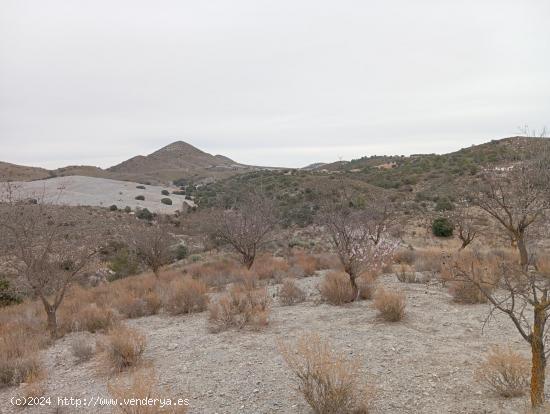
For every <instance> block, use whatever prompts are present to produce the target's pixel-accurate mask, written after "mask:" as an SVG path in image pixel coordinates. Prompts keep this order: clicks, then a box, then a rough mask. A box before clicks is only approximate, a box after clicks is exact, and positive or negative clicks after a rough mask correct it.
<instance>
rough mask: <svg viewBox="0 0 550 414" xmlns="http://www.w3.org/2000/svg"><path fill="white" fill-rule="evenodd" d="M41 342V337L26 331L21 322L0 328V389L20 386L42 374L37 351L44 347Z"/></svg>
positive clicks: (24, 325) (12, 322) (14, 322)
mask: <svg viewBox="0 0 550 414" xmlns="http://www.w3.org/2000/svg"><path fill="white" fill-rule="evenodd" d="M43 341H44V338H43V337H42V336H40V335H37V334H33V333H32V331H29V330H27V325H26V324H24V323H22V322H21V321H17V320H14V321H11V322H8V323H6V324H3V325H1V326H0V388H1V387H4V386H9V385H17V384H20V383H22V382H25V381H26V379H27V378H30V377H38V376H39V375H40V374H41V373H42V367H41V364H40V362H39V359H38V350H39V349H40V348H41V347H42V346H44V343H43Z"/></svg>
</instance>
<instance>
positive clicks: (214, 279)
mask: <svg viewBox="0 0 550 414" xmlns="http://www.w3.org/2000/svg"><path fill="white" fill-rule="evenodd" d="M185 271H186V272H187V273H189V274H190V275H191V276H193V279H199V280H202V281H203V282H204V283H206V284H207V285H208V286H212V287H223V286H225V285H227V284H229V283H233V282H236V281H238V280H239V278H240V277H241V276H242V274H243V272H244V271H245V268H244V267H243V265H242V264H240V263H238V262H237V261H235V260H233V259H221V260H216V261H213V262H209V263H195V264H191V265H189V266H187V267H186V268H185Z"/></svg>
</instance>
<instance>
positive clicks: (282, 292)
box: [278, 279, 306, 306]
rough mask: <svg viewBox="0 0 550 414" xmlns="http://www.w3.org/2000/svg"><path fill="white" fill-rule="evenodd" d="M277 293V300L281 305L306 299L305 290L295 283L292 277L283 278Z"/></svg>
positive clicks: (292, 303) (288, 304)
mask: <svg viewBox="0 0 550 414" xmlns="http://www.w3.org/2000/svg"><path fill="white" fill-rule="evenodd" d="M278 294H279V302H280V303H281V305H283V306H290V305H294V304H296V303H300V302H303V301H304V300H305V299H306V294H305V292H304V291H303V290H302V289H300V288H299V287H298V286H297V285H296V281H294V280H293V279H285V280H284V281H283V285H282V286H281V287H280V288H279V292H278Z"/></svg>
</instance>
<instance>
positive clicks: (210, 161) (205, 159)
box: [109, 140, 236, 174]
mask: <svg viewBox="0 0 550 414" xmlns="http://www.w3.org/2000/svg"><path fill="white" fill-rule="evenodd" d="M233 164H236V163H235V161H233V160H231V159H229V158H227V157H220V156H214V155H212V154H209V153H207V152H204V151H202V150H200V149H198V148H196V147H194V146H193V145H191V144H189V143H187V142H185V141H181V140H178V141H174V142H172V143H171V144H168V145H166V146H164V147H162V148H161V149H159V150H157V151H155V152H153V153H151V154H149V155H146V156H137V157H133V158H130V159H129V160H127V161H124V162H122V163H120V164H118V165H115V166H113V167H111V168H109V171H111V172H118V173H127V174H128V173H129V174H143V173H155V172H158V171H167V170H173V171H178V170H180V171H182V173H184V172H185V173H190V172H193V171H198V170H204V169H208V168H213V167H229V166H231V165H233Z"/></svg>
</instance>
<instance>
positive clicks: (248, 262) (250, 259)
mask: <svg viewBox="0 0 550 414" xmlns="http://www.w3.org/2000/svg"><path fill="white" fill-rule="evenodd" d="M243 264H244V265H245V266H246V268H247V269H250V268H251V267H252V265H253V264H254V256H251V255H248V254H245V255H243Z"/></svg>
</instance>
